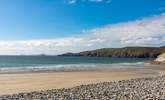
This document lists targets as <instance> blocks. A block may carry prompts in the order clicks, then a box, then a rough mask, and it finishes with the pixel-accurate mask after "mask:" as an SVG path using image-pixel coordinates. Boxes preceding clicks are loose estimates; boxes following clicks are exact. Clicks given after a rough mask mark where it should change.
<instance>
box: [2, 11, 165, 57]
mask: <svg viewBox="0 0 165 100" xmlns="http://www.w3.org/2000/svg"><path fill="white" fill-rule="evenodd" d="M161 45H165V14H161V15H157V16H151V17H148V18H143V19H138V20H134V21H129V22H123V23H117V24H110V25H106V26H102V27H99V28H94V29H90V30H86V31H83V33H82V35H81V36H77V37H75V36H73V37H66V38H56V39H40V40H22V41H0V54H3V55H4V54H43V53H44V54H50V55H51V54H52V55H54V54H60V53H65V52H79V51H84V50H92V49H96V48H109V47H123V46H161Z"/></svg>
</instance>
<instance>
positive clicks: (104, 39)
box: [0, 0, 165, 55]
mask: <svg viewBox="0 0 165 100" xmlns="http://www.w3.org/2000/svg"><path fill="white" fill-rule="evenodd" d="M125 46H156V47H158V46H165V0H0V55H20V54H25V55H29V54H30V55H32V54H49V55H57V54H61V53H66V52H80V51H84V50H94V49H98V48H118V47H125Z"/></svg>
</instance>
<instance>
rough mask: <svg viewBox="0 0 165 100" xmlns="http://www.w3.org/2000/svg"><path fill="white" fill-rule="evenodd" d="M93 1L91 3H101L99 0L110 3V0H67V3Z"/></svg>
mask: <svg viewBox="0 0 165 100" xmlns="http://www.w3.org/2000/svg"><path fill="white" fill-rule="evenodd" d="M78 1H79V2H82V3H83V2H91V3H92V2H93V3H101V2H104V3H110V2H111V1H112V0H67V3H68V4H75V3H76V2H78Z"/></svg>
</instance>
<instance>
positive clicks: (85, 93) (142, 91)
mask: <svg viewBox="0 0 165 100" xmlns="http://www.w3.org/2000/svg"><path fill="white" fill-rule="evenodd" d="M0 100H165V76H158V77H149V78H137V79H130V80H121V81H113V82H102V83H96V84H89V85H81V86H76V87H73V88H66V89H65V88H62V89H52V90H45V91H38V92H37V91H35V92H31V93H19V94H13V95H2V96H0Z"/></svg>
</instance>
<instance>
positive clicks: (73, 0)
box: [68, 0, 76, 4]
mask: <svg viewBox="0 0 165 100" xmlns="http://www.w3.org/2000/svg"><path fill="white" fill-rule="evenodd" d="M74 3H76V0H68V4H74Z"/></svg>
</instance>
